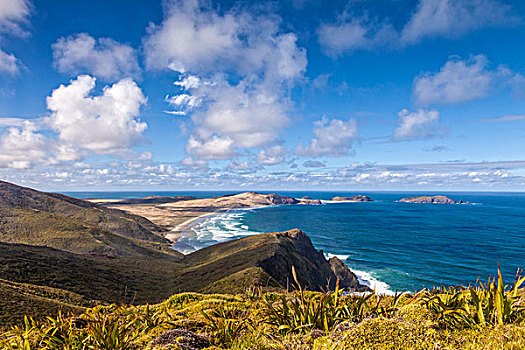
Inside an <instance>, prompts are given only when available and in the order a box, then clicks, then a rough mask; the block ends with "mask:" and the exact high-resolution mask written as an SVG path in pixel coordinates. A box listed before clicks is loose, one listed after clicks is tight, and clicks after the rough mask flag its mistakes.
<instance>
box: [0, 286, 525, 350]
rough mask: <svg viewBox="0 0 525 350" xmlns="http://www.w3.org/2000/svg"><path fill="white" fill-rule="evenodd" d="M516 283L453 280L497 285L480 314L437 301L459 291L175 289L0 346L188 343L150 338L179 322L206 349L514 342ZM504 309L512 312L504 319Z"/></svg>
mask: <svg viewBox="0 0 525 350" xmlns="http://www.w3.org/2000/svg"><path fill="white" fill-rule="evenodd" d="M520 281H521V282H523V280H520V279H517V281H516V282H515V284H514V285H513V286H511V287H509V286H507V287H505V285H503V281H502V280H501V278H498V279H497V280H496V281H495V282H494V281H491V282H489V283H488V284H484V285H481V284H480V285H478V286H477V287H465V288H461V291H462V292H463V291H465V293H463V296H464V298H465V302H466V304H468V305H470V306H476V305H478V304H477V303H478V301H477V299H476V297H475V296H474V294H479V293H484V290H485V291H487V290H490V291H491V293H493V295H494V298H499V297H496V295H497V293H502V295H500V296H501V297H502V302H501V303H500V302H495V303H490V300H489V299H487V304H485V303H484V302H482V305H481V306H482V309H483V308H486V309H487V311H490V313H489V314H491V315H493V316H494V317H492V316H491V317H488V318H485V319H484V321H482V320H481V319H480V318H479V317H478V310H477V309H476V308H475V307H471V308H470V309H469V311H470V313H464V312H463V311H460V310H465V305H466V304H458V305H454V306H453V305H452V303H448V302H446V301H443V300H445V299H446V298H449V297H450V296H451V295H454V294H455V293H457V292H458V291H459V290H456V291H451V290H434V291H422V292H420V293H417V294H415V295H411V294H403V295H396V296H378V295H375V294H373V293H372V294H367V295H345V294H344V293H342V292H341V291H339V290H336V291H335V292H333V293H319V292H307V291H305V290H303V289H302V288H300V287H299V288H298V289H297V290H295V291H294V292H290V293H283V292H281V293H262V292H261V293H253V290H247V291H246V292H245V293H240V294H236V295H229V294H197V293H182V294H176V295H173V296H172V297H170V298H168V299H167V300H166V301H164V302H162V303H160V304H156V305H151V306H150V305H145V306H116V305H110V306H97V307H95V308H91V309H87V311H86V312H85V313H84V314H83V315H81V316H80V317H78V316H75V317H64V316H63V315H59V316H58V317H54V318H47V319H45V320H42V321H33V320H31V319H27V320H26V323H25V325H23V326H20V327H13V328H12V329H10V330H7V331H5V332H4V333H3V335H2V336H1V337H0V345H1V346H2V348H3V349H23V348H24V346H26V348H27V349H32V348H44V349H97V348H98V349H108V350H111V349H188V346H189V345H191V344H188V343H187V341H188V337H184V336H180V337H176V338H174V339H171V342H169V343H168V344H166V343H164V344H162V342H159V341H158V339H160V338H158V337H159V336H160V335H162V334H165V332H167V331H169V330H173V329H179V330H181V329H183V330H185V331H189V332H192V333H189V334H190V335H191V334H201V335H204V337H205V339H207V341H208V342H209V344H208V345H207V348H208V349H236V350H240V349H261V350H262V349H283V350H284V349H319V350H320V349H331V350H343V349H384V350H387V349H388V350H391V349H433V350H435V349H472V350H473V349H523V348H524V347H525V325H524V321H523V318H522V317H521V316H522V315H523V313H524V310H523V308H522V306H521V305H522V302H523V295H522V293H521V292H522V291H521V290H520V289H519V288H518V287H519V286H520ZM514 287H516V288H514ZM467 292H468V293H467ZM433 297H437V298H440V299H441V300H442V301H443V303H444V304H447V305H448V307H449V311H451V312H449V313H443V312H442V310H440V309H439V308H436V307H435V305H433V304H431V303H429V298H433ZM505 300H506V301H505ZM505 302H508V304H507V306H505ZM452 311H457V312H461V313H462V314H463V315H464V316H465V317H466V319H469V322H450V319H456V315H455V314H454V312H452ZM511 314H513V315H514V316H516V317H508V316H509V315H511ZM505 315H507V316H505ZM500 316H501V317H500ZM179 332H180V331H179ZM190 338H191V337H190ZM156 339H157V341H156Z"/></svg>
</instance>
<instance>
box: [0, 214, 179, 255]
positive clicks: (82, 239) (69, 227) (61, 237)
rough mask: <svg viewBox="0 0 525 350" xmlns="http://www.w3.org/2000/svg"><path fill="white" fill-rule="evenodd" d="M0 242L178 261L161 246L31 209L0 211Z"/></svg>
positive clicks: (163, 245)
mask: <svg viewBox="0 0 525 350" xmlns="http://www.w3.org/2000/svg"><path fill="white" fill-rule="evenodd" d="M0 242H5V243H21V244H29V245H35V246H44V247H50V248H55V249H60V250H64V251H68V252H71V253H78V254H96V255H107V256H149V257H156V258H159V259H180V258H181V254H179V253H177V252H175V251H173V249H170V247H169V246H168V245H167V244H165V243H159V242H157V241H149V240H141V239H135V238H130V237H128V236H124V235H122V234H118V233H116V232H111V231H108V230H106V229H104V228H101V227H100V226H96V225H92V224H89V223H86V222H85V221H82V220H80V219H75V218H70V217H65V216H62V215H58V214H54V213H50V212H46V211H38V210H31V209H6V208H0Z"/></svg>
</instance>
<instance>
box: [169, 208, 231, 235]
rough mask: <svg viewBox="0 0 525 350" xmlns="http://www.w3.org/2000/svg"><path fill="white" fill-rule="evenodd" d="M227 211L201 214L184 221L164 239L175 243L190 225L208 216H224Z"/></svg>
mask: <svg viewBox="0 0 525 350" xmlns="http://www.w3.org/2000/svg"><path fill="white" fill-rule="evenodd" d="M228 211H229V209H228V210H216V211H214V212H211V213H206V214H202V215H199V216H196V217H194V218H191V219H189V220H186V221H184V222H183V223H181V224H178V225H177V226H175V228H174V229H172V230H171V231H169V233H167V234H166V236H165V237H166V238H167V239H169V240H170V241H171V242H172V243H176V242H177V240H178V238H179V237H180V235H181V233H182V232H184V230H186V229H189V228H190V227H191V226H193V225H192V224H196V223H197V221H199V220H200V219H203V218H205V217H208V216H214V215H220V214H224V213H226V212H228Z"/></svg>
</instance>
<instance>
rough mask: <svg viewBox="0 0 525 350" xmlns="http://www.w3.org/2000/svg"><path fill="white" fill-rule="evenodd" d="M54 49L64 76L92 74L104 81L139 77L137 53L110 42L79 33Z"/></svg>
mask: <svg viewBox="0 0 525 350" xmlns="http://www.w3.org/2000/svg"><path fill="white" fill-rule="evenodd" d="M52 47H53V59H54V64H55V67H56V68H57V69H58V71H60V72H62V73H72V74H74V75H78V74H91V75H94V76H96V77H98V78H101V79H104V80H116V79H120V78H129V77H132V78H137V77H138V76H139V75H140V68H139V65H138V61H137V54H136V52H135V50H134V49H133V48H132V47H130V46H128V45H125V44H121V43H119V42H117V41H115V40H113V39H110V38H99V39H95V38H93V37H91V36H90V35H89V34H87V33H80V34H77V35H75V36H68V37H67V38H59V39H58V41H57V42H56V43H54V44H53V45H52Z"/></svg>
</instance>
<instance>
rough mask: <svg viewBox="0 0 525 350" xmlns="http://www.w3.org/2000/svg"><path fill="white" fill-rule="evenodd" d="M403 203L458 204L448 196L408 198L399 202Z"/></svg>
mask: <svg viewBox="0 0 525 350" xmlns="http://www.w3.org/2000/svg"><path fill="white" fill-rule="evenodd" d="M399 201H400V202H403V203H436V204H456V201H455V200H452V199H450V198H448V197H447V196H442V195H439V196H416V197H406V198H402V199H400V200H399Z"/></svg>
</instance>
